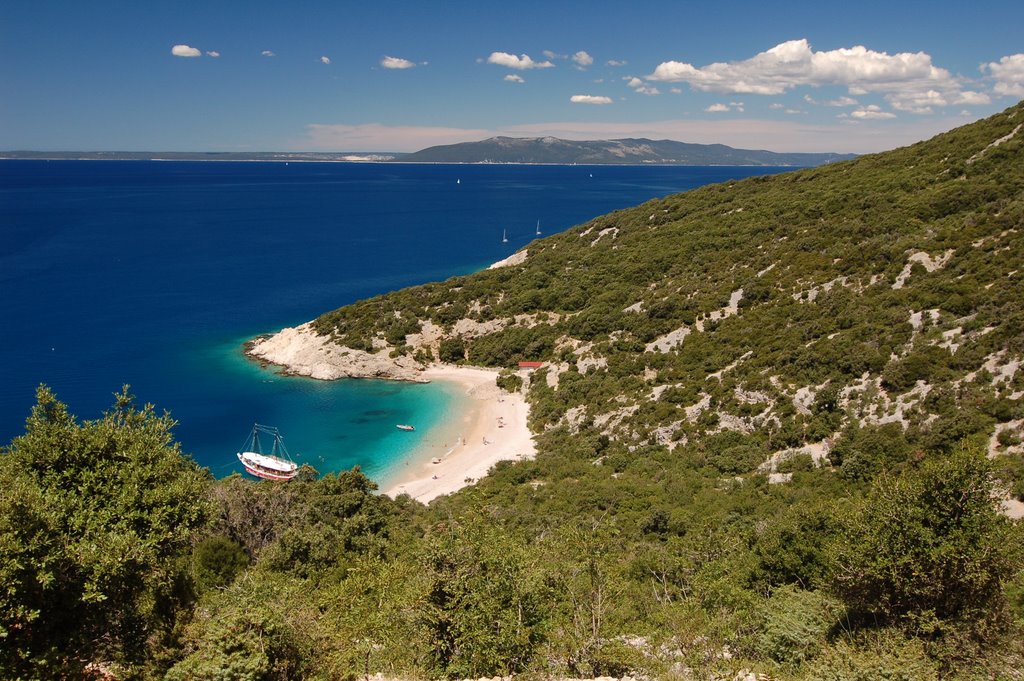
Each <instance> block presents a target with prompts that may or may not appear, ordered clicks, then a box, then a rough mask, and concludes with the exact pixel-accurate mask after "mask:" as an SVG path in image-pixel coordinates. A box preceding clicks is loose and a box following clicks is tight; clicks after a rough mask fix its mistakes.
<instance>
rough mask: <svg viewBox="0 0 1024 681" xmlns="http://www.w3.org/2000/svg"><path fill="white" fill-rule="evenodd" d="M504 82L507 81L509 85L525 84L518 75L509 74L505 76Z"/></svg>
mask: <svg viewBox="0 0 1024 681" xmlns="http://www.w3.org/2000/svg"><path fill="white" fill-rule="evenodd" d="M505 80H507V81H508V82H510V83H525V82H526V81H525V80H523V77H522V76H520V75H519V74H518V73H510V74H508V75H507V76H505Z"/></svg>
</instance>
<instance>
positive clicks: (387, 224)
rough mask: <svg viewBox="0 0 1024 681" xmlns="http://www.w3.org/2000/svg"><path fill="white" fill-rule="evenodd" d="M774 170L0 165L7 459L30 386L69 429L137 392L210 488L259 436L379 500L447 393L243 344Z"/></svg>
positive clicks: (0, 359)
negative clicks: (275, 356)
mask: <svg viewBox="0 0 1024 681" xmlns="http://www.w3.org/2000/svg"><path fill="white" fill-rule="evenodd" d="M765 172H772V169H764V168H759V169H755V168H722V167H714V168H656V167H654V168H649V167H585V166H447V165H426V166H419V165H401V164H395V165H391V164H373V165H359V164H319V163H303V164H295V163H293V164H287V165H286V164H280V163H216V162H212V163H211V162H205V163H189V162H181V163H159V162H152V163H150V162H116V161H107V162H103V161H99V162H90V161H66V162H46V161H39V162H36V161H0V236H2V237H3V238H2V239H0V320H2V322H3V326H2V328H0V377H2V380H0V442H8V441H10V439H11V438H13V437H15V436H16V435H18V434H19V433H20V432H22V430H23V427H24V425H23V424H24V419H25V417H26V416H27V414H28V412H29V409H30V408H31V405H32V403H33V399H34V390H35V387H36V386H37V385H39V384H40V383H46V384H48V385H50V386H51V387H52V388H53V389H54V390H55V391H56V392H57V394H58V397H60V398H61V399H62V400H64V401H65V402H66V403H68V405H69V407H70V409H71V411H72V412H73V413H75V414H77V415H78V416H79V417H81V418H95V417H97V416H99V415H100V414H101V413H102V410H103V409H105V408H106V407H108V406H109V405H110V404H111V402H112V394H113V393H115V392H116V391H118V390H119V388H120V387H121V386H122V385H123V384H126V383H127V384H131V386H132V392H133V393H134V394H135V395H136V396H137V398H138V399H139V400H140V401H142V402H151V403H153V404H155V405H156V406H157V407H158V408H159V409H167V410H169V411H170V412H171V413H172V415H173V416H174V418H175V419H177V420H178V422H179V425H178V426H177V428H176V431H175V434H176V436H177V438H178V440H179V441H180V442H181V444H182V447H183V449H184V451H186V452H187V453H189V454H190V455H192V456H193V457H195V459H196V460H197V461H198V462H199V463H201V464H202V465H204V466H208V467H209V468H210V469H211V471H212V472H213V473H214V474H215V475H218V476H222V475H227V474H229V473H231V472H233V471H239V470H241V467H240V466H239V464H238V462H237V460H236V459H235V452H236V451H237V450H238V448H239V447H240V446H241V444H242V443H243V441H244V440H245V437H246V436H247V435H248V433H249V430H250V429H251V427H252V424H253V423H254V422H260V423H264V424H267V425H272V426H277V427H278V428H279V429H280V430H281V432H282V433H283V434H284V435H285V441H286V444H287V446H288V448H289V451H291V452H292V454H293V455H294V456H295V458H296V460H298V461H300V462H303V463H309V464H311V465H313V466H314V467H315V468H317V469H318V470H319V471H320V472H329V471H336V470H340V469H344V468H349V467H351V466H353V465H356V464H358V465H360V466H362V467H363V469H364V470H366V471H367V472H368V473H369V474H370V475H371V477H375V478H377V479H380V480H382V481H384V482H386V480H387V478H389V477H391V476H393V475H395V474H400V472H401V471H402V470H403V468H404V467H405V465H406V462H407V461H408V460H409V457H410V455H411V453H412V452H413V451H415V450H416V449H417V448H421V447H422V446H423V445H425V444H431V443H433V444H434V445H437V444H438V443H436V442H433V440H436V439H437V438H438V437H439V436H438V432H440V430H439V428H437V426H438V425H439V424H443V423H445V422H447V421H450V420H451V419H452V415H453V414H455V413H457V412H458V410H459V408H460V404H461V402H460V400H461V399H462V398H461V396H460V393H459V392H458V390H457V389H455V388H453V387H452V386H449V385H445V384H440V383H436V384H430V385H410V384H401V383H391V382H382V381H367V380H358V381H356V380H349V381H333V382H320V381H315V380H311V379H305V378H294V377H284V376H280V375H278V374H276V373H275V372H274V371H272V370H269V369H263V368H261V367H260V366H258V365H257V364H255V363H252V362H250V361H248V360H246V359H245V358H244V357H243V356H242V354H241V346H242V343H243V342H244V341H245V340H248V339H249V338H251V337H252V336H254V335H256V334H260V333H267V332H273V331H276V330H277V329H280V328H282V327H284V326H293V325H296V324H299V323H302V322H304V321H307V320H309V319H312V318H314V317H315V316H316V315H318V314H320V313H321V312H324V311H326V310H330V309H333V308H335V307H338V306H340V305H344V304H346V303H350V302H353V301H355V300H358V299H360V298H365V297H367V296H372V295H376V294H379V293H382V292H386V291H391V290H395V289H398V288H402V287H404V286H409V285H413V284H418V283H422V282H426V281H433V280H439V279H444V278H446V277H449V276H452V275H455V274H464V273H468V272H471V271H475V270H477V269H480V268H481V267H484V266H486V265H487V264H489V263H491V262H494V261H496V260H500V259H501V258H504V257H506V256H508V255H510V254H511V253H512V252H514V251H515V250H517V249H519V248H521V247H522V246H524V245H526V244H527V243H528V242H529V241H531V240H532V239H534V238H535V237H534V229H535V225H536V222H537V220H538V219H540V220H541V224H542V229H543V230H544V233H545V234H551V233H554V232H556V231H560V230H563V229H566V228H568V227H571V226H573V225H575V224H578V223H581V222H584V221H585V220H587V219H589V218H592V217H595V216H597V215H601V214H603V213H607V212H609V211H611V210H615V209H618V208H623V207H627V206H631V205H635V204H637V203H640V202H642V201H645V200H647V199H650V198H653V197H656V196H663V195H665V194H669V193H672V192H677V191H682V190H685V189H689V188H692V187H696V186H699V185H702V184H706V183H709V182H717V181H724V180H727V179H734V178H742V177H746V176H749V175H753V174H763V173H765ZM503 230H507V232H508V237H509V242H508V243H507V244H506V243H502V242H501V234H502V231H503ZM398 423H411V424H413V425H415V426H416V428H417V430H416V431H415V432H413V433H407V432H403V431H399V430H397V429H396V428H395V424H398ZM441 444H443V443H441Z"/></svg>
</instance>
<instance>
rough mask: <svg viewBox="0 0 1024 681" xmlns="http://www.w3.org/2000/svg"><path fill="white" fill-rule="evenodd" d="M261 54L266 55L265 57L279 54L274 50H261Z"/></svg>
mask: <svg viewBox="0 0 1024 681" xmlns="http://www.w3.org/2000/svg"><path fill="white" fill-rule="evenodd" d="M260 55H261V56H264V57H276V56H277V55H276V54H274V51H273V50H263V51H262V52H260Z"/></svg>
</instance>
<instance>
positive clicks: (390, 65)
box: [380, 57, 416, 69]
mask: <svg viewBox="0 0 1024 681" xmlns="http://www.w3.org/2000/svg"><path fill="white" fill-rule="evenodd" d="M380 65H381V66H383V67H384V68H386V69H411V68H412V67H414V66H416V64H415V63H414V62H411V61H409V60H408V59H402V58H401V57H384V58H383V59H381V60H380Z"/></svg>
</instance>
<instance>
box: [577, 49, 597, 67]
mask: <svg viewBox="0 0 1024 681" xmlns="http://www.w3.org/2000/svg"><path fill="white" fill-rule="evenodd" d="M572 60H573V61H574V62H575V63H576V66H578V67H579V68H581V69H585V68H587V67H588V66H590V65H591V64H593V63H594V58H593V57H591V56H590V55H589V54H587V53H586V52H584V51H583V50H580V51H579V52H577V53H576V54H574V55H572Z"/></svg>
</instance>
